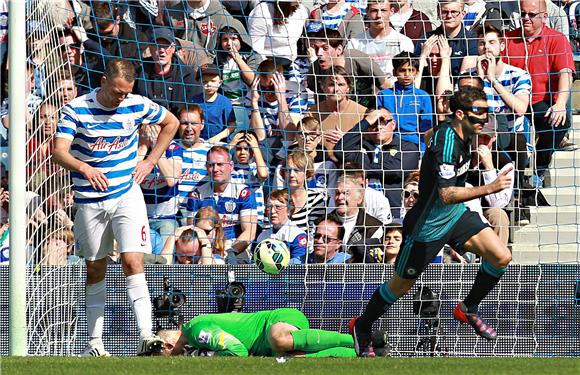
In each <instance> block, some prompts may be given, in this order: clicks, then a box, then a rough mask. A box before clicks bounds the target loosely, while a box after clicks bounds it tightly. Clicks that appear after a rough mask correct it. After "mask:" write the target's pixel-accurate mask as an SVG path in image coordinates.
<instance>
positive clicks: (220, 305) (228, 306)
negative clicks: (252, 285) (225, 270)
mask: <svg viewBox="0 0 580 375" xmlns="http://www.w3.org/2000/svg"><path fill="white" fill-rule="evenodd" d="M215 299H216V303H217V309H218V312H219V313H229V312H242V309H243V308H244V302H245V301H246V287H245V286H244V284H242V283H241V282H239V281H230V282H229V283H228V285H227V286H226V288H225V289H220V290H216V295H215Z"/></svg>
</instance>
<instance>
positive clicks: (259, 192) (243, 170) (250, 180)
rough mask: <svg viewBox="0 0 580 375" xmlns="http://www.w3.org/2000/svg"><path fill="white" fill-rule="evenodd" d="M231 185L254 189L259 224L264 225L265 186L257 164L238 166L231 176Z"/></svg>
mask: <svg viewBox="0 0 580 375" xmlns="http://www.w3.org/2000/svg"><path fill="white" fill-rule="evenodd" d="M230 183H232V184H240V185H247V186H248V187H249V188H250V189H252V191H253V193H254V196H255V197H256V212H257V215H258V224H259V225H264V186H263V185H262V182H261V181H260V179H259V178H258V167H257V166H256V163H250V164H246V165H242V164H236V168H235V169H234V170H233V171H232V174H231V178H230Z"/></svg>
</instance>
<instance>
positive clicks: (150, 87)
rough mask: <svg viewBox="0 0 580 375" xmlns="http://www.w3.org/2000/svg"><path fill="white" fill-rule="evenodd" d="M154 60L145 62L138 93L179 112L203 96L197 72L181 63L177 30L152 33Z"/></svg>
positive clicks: (158, 28) (150, 44)
mask: <svg viewBox="0 0 580 375" xmlns="http://www.w3.org/2000/svg"><path fill="white" fill-rule="evenodd" d="M149 51H150V52H151V57H150V58H147V59H143V75H142V77H141V78H140V79H137V81H136V82H135V93H137V94H140V95H143V96H146V97H148V98H149V99H151V100H153V101H154V102H155V103H157V104H159V105H162V106H164V107H166V108H169V109H170V110H171V112H173V113H177V111H178V110H179V107H180V106H182V105H184V104H185V103H188V102H191V100H192V98H193V97H194V96H195V95H198V94H199V93H201V91H202V89H201V84H200V83H199V82H196V80H195V71H194V70H193V67H191V66H190V65H186V64H185V63H183V61H181V59H180V58H179V56H178V54H177V53H176V51H177V46H176V41H175V36H174V35H173V31H172V30H171V29H169V28H167V27H156V28H151V29H150V30H149Z"/></svg>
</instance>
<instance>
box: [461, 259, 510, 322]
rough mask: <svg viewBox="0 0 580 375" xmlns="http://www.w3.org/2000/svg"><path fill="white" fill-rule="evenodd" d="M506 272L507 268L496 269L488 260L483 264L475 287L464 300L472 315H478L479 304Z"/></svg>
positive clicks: (478, 272) (476, 278) (474, 284)
mask: <svg viewBox="0 0 580 375" xmlns="http://www.w3.org/2000/svg"><path fill="white" fill-rule="evenodd" d="M506 270H507V268H496V267H494V266H493V265H492V264H491V263H489V262H488V261H486V260H484V261H483V262H481V266H480V267H479V271H477V276H476V277H475V281H474V282H473V286H472V287H471V290H470V291H469V294H468V295H467V297H465V299H464V300H463V303H464V304H465V306H466V307H467V311H468V312H470V313H472V314H474V313H477V308H478V306H479V303H480V302H481V301H482V300H483V299H484V298H485V296H487V295H488V294H489V292H491V290H492V289H493V288H494V287H495V286H496V284H497V283H498V282H499V280H500V279H501V277H502V275H503V274H504V273H505V271H506Z"/></svg>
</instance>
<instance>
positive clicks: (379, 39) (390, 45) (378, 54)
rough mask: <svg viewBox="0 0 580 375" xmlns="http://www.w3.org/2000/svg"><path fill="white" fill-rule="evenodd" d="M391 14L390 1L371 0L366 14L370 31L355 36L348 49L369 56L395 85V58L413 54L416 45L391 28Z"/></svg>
mask: <svg viewBox="0 0 580 375" xmlns="http://www.w3.org/2000/svg"><path fill="white" fill-rule="evenodd" d="M391 13H392V7H391V5H390V4H389V1H388V0H369V1H368V5H367V14H366V18H367V20H368V21H367V26H368V29H367V30H366V31H362V32H361V33H360V34H358V35H355V36H354V37H353V38H352V39H351V40H350V41H349V42H348V47H349V48H353V49H357V50H359V51H363V52H364V53H366V54H368V55H369V56H370V57H371V58H372V59H373V60H374V62H375V63H377V65H378V66H380V67H381V69H382V70H383V72H384V73H385V74H386V75H387V77H389V79H390V84H393V83H394V78H393V57H394V56H396V55H398V54H399V53H401V52H403V51H407V52H413V51H414V50H415V45H414V44H413V41H412V40H411V39H410V38H409V37H408V36H405V35H403V34H401V33H400V32H398V31H396V30H395V29H393V28H392V27H391V24H390V22H389V18H390V16H391Z"/></svg>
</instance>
